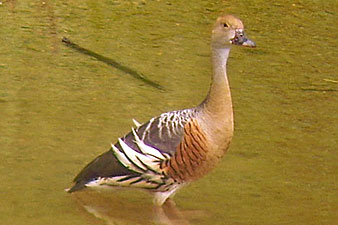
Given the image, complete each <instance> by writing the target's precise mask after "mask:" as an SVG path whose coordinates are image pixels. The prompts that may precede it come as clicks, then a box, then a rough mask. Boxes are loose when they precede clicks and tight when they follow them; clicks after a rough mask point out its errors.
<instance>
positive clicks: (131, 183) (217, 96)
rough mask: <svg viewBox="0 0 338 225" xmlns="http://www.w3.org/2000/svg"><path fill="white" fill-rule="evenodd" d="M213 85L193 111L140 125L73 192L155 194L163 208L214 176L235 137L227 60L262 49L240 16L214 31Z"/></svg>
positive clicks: (221, 20)
mask: <svg viewBox="0 0 338 225" xmlns="http://www.w3.org/2000/svg"><path fill="white" fill-rule="evenodd" d="M210 45H211V61H212V76H211V85H210V88H209V91H208V93H207V95H206V97H205V99H204V100H203V101H202V102H201V103H200V104H199V105H197V106H195V107H193V108H187V109H182V110H175V111H170V112H165V113H162V114H160V115H159V116H156V117H154V118H152V119H150V120H149V121H148V122H145V123H143V124H141V123H139V122H137V121H136V120H133V121H134V124H135V127H133V128H132V129H131V131H130V132H129V133H128V134H126V135H125V136H123V137H121V138H118V140H117V142H116V143H115V144H112V145H111V148H110V149H109V150H108V151H106V152H104V153H103V154H101V155H99V156H98V157H96V158H95V159H94V160H92V161H91V162H90V163H89V164H88V165H87V166H85V167H84V168H83V169H82V170H81V171H80V173H79V174H78V175H77V176H76V177H75V178H74V180H73V182H74V184H73V186H72V187H70V188H69V189H67V191H68V192H69V193H72V192H76V191H79V190H82V189H84V188H94V189H95V188H106V187H111V188H114V187H129V188H139V189H143V190H147V191H149V192H150V193H151V194H152V195H153V202H154V204H155V205H157V206H161V205H163V204H164V203H165V202H166V201H167V200H168V199H172V197H173V196H174V195H175V193H177V191H178V190H179V189H181V188H182V187H184V186H186V185H188V184H189V183H191V182H193V181H195V180H197V179H199V178H201V177H203V176H204V175H205V174H207V173H209V172H210V171H211V170H212V169H213V168H214V167H215V165H217V163H218V162H219V161H220V160H221V159H222V157H223V156H224V154H225V153H226V152H227V150H228V148H229V145H230V142H231V140H232V137H233V133H234V116H233V105H232V99H231V92H230V86H229V80H228V76H227V70H226V68H227V60H228V57H229V53H230V49H231V47H232V46H234V45H237V46H244V47H256V44H255V42H253V41H252V40H250V39H249V38H247V36H246V34H245V32H244V25H243V23H242V21H241V20H240V19H239V18H238V17H236V16H234V15H223V16H220V17H218V18H217V20H216V22H215V23H214V25H213V29H212V33H211V44H210Z"/></svg>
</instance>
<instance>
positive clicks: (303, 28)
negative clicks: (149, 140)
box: [0, 0, 338, 225]
mask: <svg viewBox="0 0 338 225" xmlns="http://www.w3.org/2000/svg"><path fill="white" fill-rule="evenodd" d="M223 12H230V13H234V14H236V15H238V16H239V17H240V18H241V19H242V20H243V21H244V23H245V25H246V28H247V33H248V35H249V36H250V37H251V38H252V39H254V40H255V41H256V43H257V45H258V48H256V49H252V50H251V49H242V48H234V49H233V51H232V53H231V58H230V62H229V71H228V73H229V75H230V81H231V87H232V92H233V101H234V109H235V120H236V122H235V124H236V128H235V137H234V141H233V144H232V146H231V149H230V151H229V152H228V154H227V155H226V157H225V158H224V159H223V161H222V163H221V164H220V165H219V166H218V167H217V169H215V170H214V171H213V172H212V173H211V174H209V175H208V176H206V177H205V178H203V179H201V180H200V181H197V182H195V183H193V184H192V185H190V186H188V187H186V188H184V189H183V190H182V191H181V192H179V193H178V194H177V195H176V196H175V201H176V203H177V210H178V211H180V213H181V215H182V218H183V219H182V220H185V223H186V224H189V223H190V224H240V225H244V224H260V225H261V224H283V225H284V224H290V225H291V224H304V225H308V224H323V225H324V224H325V225H329V224H335V223H336V222H337V221H338V213H337V212H338V157H337V153H338V147H337V143H338V111H337V108H338V75H337V69H338V68H337V58H338V57H337V56H338V41H337V38H338V30H337V21H338V15H337V12H338V3H337V1H335V0H326V1H324V0H321V1H319V0H318V1H317V0H313V1H310V0H309V1H302V0H297V1H290V0H288V1H284V0H279V1H260V0H256V1H234V0H231V1H201V0H200V1H169V0H168V1H163V0H157V1H148V0H143V1H140V0H135V1H118V0H116V1H113V0H107V1H89V0H88V1H79V0H70V1H51V0H46V1H19V0H7V1H5V0H3V1H1V5H0V37H1V38H0V159H1V163H0V174H1V182H0V218H1V222H0V223H1V224H72V225H76V224H89V225H90V224H153V223H156V222H154V221H156V216H157V215H158V214H157V213H154V212H153V209H152V205H151V200H150V199H149V198H148V195H146V194H144V193H143V192H135V191H132V192H130V191H129V192H128V191H122V192H119V191H117V192H114V193H106V192H103V193H97V192H92V191H86V192H82V193H78V194H77V195H69V194H67V193H65V192H64V191H63V189H64V188H67V187H68V186H69V185H70V182H71V180H72V179H73V177H74V175H76V174H77V172H78V171H79V170H80V169H81V168H82V167H83V166H84V165H85V164H86V163H87V162H88V161H89V160H91V159H92V158H93V157H95V156H96V155H98V154H100V153H102V152H103V151H105V150H107V149H108V148H109V145H110V143H111V142H114V141H115V140H116V138H117V137H119V136H121V135H123V134H124V133H125V132H128V131H129V129H130V127H131V126H132V122H131V118H136V119H137V120H139V121H142V122H144V121H146V120H148V119H149V118H151V117H152V116H154V115H158V114H159V113H161V112H165V111H169V110H174V109H181V108H186V107H191V106H194V105H196V104H198V103H199V102H200V101H201V100H202V99H203V97H204V96H205V95H206V92H207V89H208V84H209V79H210V73H211V68H210V59H209V57H210V52H209V36H210V29H211V24H212V23H213V21H214V19H215V18H216V17H217V16H218V15H220V14H222V13H223ZM63 36H66V37H68V38H70V39H71V40H72V41H74V42H75V43H76V44H78V45H80V46H81V47H83V48H86V49H89V50H91V51H93V52H95V53H97V54H101V55H103V56H106V57H109V58H111V59H113V60H115V61H117V62H119V63H120V64H121V65H123V66H125V67H128V68H130V69H133V70H135V71H136V72H138V73H140V74H143V75H144V76H145V77H146V78H147V79H149V80H151V81H153V82H156V83H158V84H159V85H161V86H162V87H163V88H164V89H163V90H159V89H157V88H154V87H152V86H150V85H148V84H146V83H144V82H142V81H141V80H137V79H135V78H133V77H132V76H130V75H129V74H128V73H126V72H125V71H122V70H118V69H116V68H113V67H112V66H109V65H107V64H105V63H103V62H101V61H99V60H97V59H95V58H93V57H90V56H88V55H85V54H81V53H79V52H78V51H76V50H74V49H72V48H69V47H67V46H65V45H64V44H63V43H62V42H61V38H62V37H63ZM88 205H91V206H90V207H89V206H88ZM93 209H95V210H93ZM173 224H175V222H174V223H173ZM176 224H178V222H176Z"/></svg>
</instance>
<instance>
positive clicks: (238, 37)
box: [231, 31, 256, 48]
mask: <svg viewBox="0 0 338 225" xmlns="http://www.w3.org/2000/svg"><path fill="white" fill-rule="evenodd" d="M231 42H232V44H234V45H242V46H245V47H251V48H254V47H256V43H255V42H253V41H251V40H250V39H248V38H247V37H246V36H245V34H244V31H236V34H235V37H234V38H233V39H232V40H231Z"/></svg>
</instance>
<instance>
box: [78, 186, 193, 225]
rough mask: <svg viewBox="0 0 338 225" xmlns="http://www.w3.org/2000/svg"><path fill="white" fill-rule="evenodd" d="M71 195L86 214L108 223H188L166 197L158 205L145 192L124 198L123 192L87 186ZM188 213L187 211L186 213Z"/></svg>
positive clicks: (137, 224) (168, 224)
mask: <svg viewBox="0 0 338 225" xmlns="http://www.w3.org/2000/svg"><path fill="white" fill-rule="evenodd" d="M129 194H130V193H129ZM72 196H73V198H74V199H75V200H76V202H77V203H78V204H79V205H80V206H81V207H82V208H84V209H85V211H84V212H85V213H86V214H87V213H90V214H92V215H94V216H95V217H96V218H98V219H101V220H103V221H105V223H106V224H109V225H112V224H114V225H116V224H119V225H123V224H135V225H142V224H147V225H149V224H161V225H162V224H163V225H188V224H190V223H189V221H188V219H187V218H186V216H184V213H183V212H182V211H180V210H179V209H178V208H177V207H176V205H175V203H174V202H173V201H172V200H169V201H167V202H166V203H165V204H164V205H163V206H162V207H158V206H154V205H153V204H152V202H151V200H150V199H149V196H146V195H145V196H144V197H143V196H141V198H140V197H137V198H127V197H126V196H123V193H122V195H121V194H115V193H107V192H101V193H98V192H94V191H89V190H88V191H84V192H79V193H75V194H73V195H72ZM129 197H130V196H129ZM142 197H143V198H142ZM189 214H190V213H189ZM191 216H192V215H191V214H190V215H189V217H191ZM195 216H196V215H195ZM195 216H193V217H195Z"/></svg>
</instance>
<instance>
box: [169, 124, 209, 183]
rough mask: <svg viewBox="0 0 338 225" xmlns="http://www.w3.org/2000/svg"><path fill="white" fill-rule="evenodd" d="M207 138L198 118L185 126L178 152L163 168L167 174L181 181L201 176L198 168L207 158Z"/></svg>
mask: <svg viewBox="0 0 338 225" xmlns="http://www.w3.org/2000/svg"><path fill="white" fill-rule="evenodd" d="M207 151H208V149H207V139H206V136H205V134H204V133H203V131H202V130H201V129H200V127H199V125H198V122H197V120H196V119H192V120H191V121H189V122H188V123H186V124H185V126H184V136H183V139H182V141H181V143H180V144H179V145H178V147H177V150H176V153H175V154H174V155H173V156H172V157H171V158H170V159H169V160H168V161H169V163H167V164H166V165H167V166H166V167H164V168H163V170H164V171H165V173H166V174H167V176H169V177H171V178H173V179H175V180H177V181H180V182H184V181H192V180H194V179H197V178H198V177H199V176H201V175H202V174H201V171H200V170H198V169H197V168H198V167H199V166H201V164H202V163H203V162H204V161H205V160H206V158H207V153H208V152H207Z"/></svg>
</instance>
